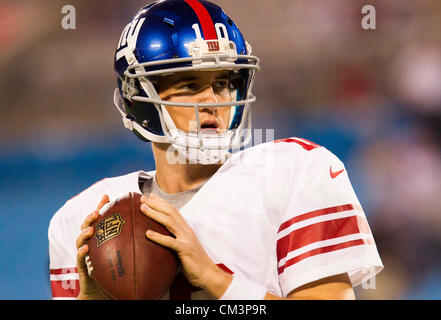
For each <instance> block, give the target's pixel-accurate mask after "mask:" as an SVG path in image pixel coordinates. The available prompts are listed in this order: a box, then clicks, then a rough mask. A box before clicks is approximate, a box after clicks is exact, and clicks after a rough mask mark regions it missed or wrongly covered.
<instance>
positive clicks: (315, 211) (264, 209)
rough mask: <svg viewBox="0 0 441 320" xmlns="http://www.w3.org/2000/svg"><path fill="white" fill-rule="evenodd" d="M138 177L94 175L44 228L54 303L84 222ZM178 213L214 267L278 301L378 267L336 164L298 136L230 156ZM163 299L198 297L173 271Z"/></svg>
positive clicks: (357, 278)
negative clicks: (317, 283)
mask: <svg viewBox="0 0 441 320" xmlns="http://www.w3.org/2000/svg"><path fill="white" fill-rule="evenodd" d="M148 174H150V175H152V174H154V173H153V172H150V173H144V172H142V171H140V172H134V173H131V174H129V175H125V176H122V177H116V178H109V179H104V180H102V181H100V182H98V183H96V184H95V185H93V186H92V187H90V188H89V189H86V190H85V191H84V192H82V193H81V194H80V195H78V196H77V197H75V198H73V199H71V200H69V201H68V202H66V204H65V205H64V206H63V207H62V208H61V209H60V210H59V211H58V212H57V213H56V214H55V216H54V217H53V218H52V221H51V223H50V226H49V243H50V246H49V254H50V269H51V271H50V274H51V276H50V277H51V283H52V293H53V297H54V299H68V298H74V297H76V296H77V295H78V293H79V284H78V273H77V269H76V252H77V250H76V247H75V240H76V238H77V237H78V235H79V233H80V226H81V224H82V222H83V221H84V219H85V217H86V216H87V215H88V214H89V213H91V212H92V211H94V210H95V208H96V206H97V204H98V202H99V201H100V199H101V197H102V195H103V194H108V195H109V197H110V198H111V199H112V197H116V196H118V195H120V194H121V193H126V192H138V193H141V191H140V189H139V184H138V181H139V178H140V177H143V176H144V177H145V176H148ZM180 212H181V214H182V216H183V217H184V218H185V220H186V221H187V223H188V224H189V225H190V226H191V227H192V229H193V230H194V232H195V233H196V235H197V237H198V239H199V241H200V242H201V244H202V246H203V247H204V249H205V250H206V252H207V254H208V255H209V256H210V258H211V259H212V260H213V261H214V263H216V264H217V265H218V266H220V267H221V268H222V269H223V270H224V271H226V272H229V273H232V274H236V275H240V276H242V277H246V278H248V279H249V280H251V281H254V282H256V283H259V284H261V285H264V286H265V287H266V288H267V291H268V292H270V293H273V294H275V295H278V296H281V297H285V296H287V295H288V294H289V293H290V292H291V291H292V290H294V289H296V288H298V287H300V286H302V285H304V284H306V283H309V282H312V281H315V280H318V279H322V278H325V277H329V276H332V275H337V274H342V273H347V274H348V275H349V277H350V279H351V282H352V285H353V286H356V285H358V284H360V283H361V282H362V281H363V280H367V279H369V278H370V277H372V276H374V275H375V274H377V273H378V272H380V271H381V270H382V268H383V264H382V262H381V259H380V257H379V254H378V251H377V248H376V245H375V242H374V239H373V236H372V233H371V230H370V228H369V225H368V222H367V220H366V217H365V214H364V212H363V209H362V207H361V205H360V203H359V201H358V199H357V196H356V195H355V193H354V191H353V188H352V186H351V183H350V181H349V178H348V175H347V172H346V170H345V168H344V165H343V163H342V162H341V161H340V160H339V159H338V158H337V157H336V156H335V155H333V154H332V153H331V152H329V151H328V150H327V149H325V148H324V147H320V146H318V145H316V144H313V143H311V142H309V141H307V140H304V139H300V138H290V139H284V140H278V141H275V143H274V142H270V143H265V144H261V145H258V146H255V147H252V148H249V149H246V150H244V151H241V152H238V153H235V154H233V156H232V157H231V158H230V159H229V160H227V161H226V162H225V163H224V165H223V166H222V167H221V168H220V169H219V170H218V171H217V172H216V173H215V174H214V175H213V176H212V177H211V178H210V179H209V180H208V181H207V182H206V183H205V184H204V186H203V187H202V188H201V189H200V190H199V191H198V192H197V193H196V194H195V195H194V197H193V198H192V199H191V200H190V201H189V202H188V203H187V204H186V205H184V206H183V207H182V208H181V210H180ZM166 298H171V299H190V298H191V299H195V298H203V299H204V298H207V299H208V296H207V295H205V294H204V293H203V292H202V291H201V290H198V289H197V288H195V287H192V286H190V285H189V284H188V282H187V281H186V280H185V278H183V276H182V274H180V275H179V276H178V277H177V278H176V279H175V282H174V283H173V285H172V287H171V288H170V290H169V293H168V294H167V295H166Z"/></svg>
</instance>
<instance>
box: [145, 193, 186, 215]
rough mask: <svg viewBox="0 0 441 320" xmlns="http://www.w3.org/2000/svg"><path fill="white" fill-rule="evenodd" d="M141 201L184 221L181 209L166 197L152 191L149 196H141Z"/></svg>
mask: <svg viewBox="0 0 441 320" xmlns="http://www.w3.org/2000/svg"><path fill="white" fill-rule="evenodd" d="M141 202H142V203H145V204H147V205H148V206H149V207H150V208H152V209H154V210H156V211H160V212H163V213H165V214H167V215H169V216H171V217H174V218H175V219H176V220H177V221H178V222H182V221H181V220H182V216H181V215H180V213H179V211H178V210H177V209H176V208H175V207H174V206H172V205H171V204H170V203H168V202H167V201H165V200H164V199H162V198H160V197H158V196H157V195H155V194H153V193H150V195H149V196H148V197H145V196H143V197H141Z"/></svg>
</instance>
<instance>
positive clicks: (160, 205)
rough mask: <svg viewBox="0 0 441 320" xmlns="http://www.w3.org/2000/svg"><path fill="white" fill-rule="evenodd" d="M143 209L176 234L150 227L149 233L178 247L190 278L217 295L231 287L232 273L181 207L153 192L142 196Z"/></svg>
mask: <svg viewBox="0 0 441 320" xmlns="http://www.w3.org/2000/svg"><path fill="white" fill-rule="evenodd" d="M141 212H142V213H143V214H145V215H146V216H147V217H149V218H151V219H153V220H155V221H156V222H158V223H160V224H162V225H163V226H164V227H166V228H167V229H168V230H169V231H170V232H171V233H172V234H173V235H174V236H175V237H171V236H166V235H163V234H160V233H158V232H155V231H153V230H147V232H146V237H147V238H148V239H150V240H152V241H153V242H156V243H158V244H160V245H162V246H165V247H168V248H170V249H172V250H174V251H176V253H177V254H178V256H179V259H180V261H181V266H182V270H183V273H184V275H185V277H186V278H187V280H188V281H189V282H190V283H191V284H192V285H194V286H195V287H199V288H202V289H204V290H205V291H206V292H207V293H208V294H210V295H211V296H213V297H214V298H215V299H218V298H220V297H221V296H222V295H223V293H224V292H225V290H226V289H227V288H228V286H229V284H230V282H231V280H232V277H231V275H229V274H227V273H225V272H224V271H222V270H221V269H220V268H219V267H218V266H216V264H214V262H213V261H212V260H211V259H210V257H209V256H208V255H207V253H206V252H205V250H204V248H203V247H202V245H201V244H200V242H199V240H198V239H197V237H196V235H195V233H194V231H193V229H192V228H191V227H190V226H189V225H188V223H187V222H186V221H185V220H184V218H183V217H182V216H181V214H180V213H179V211H178V209H176V208H175V207H174V206H172V205H171V204H169V203H168V202H167V201H165V200H164V199H162V198H160V197H158V196H156V195H154V194H153V193H151V194H150V195H149V196H148V197H145V196H142V197H141Z"/></svg>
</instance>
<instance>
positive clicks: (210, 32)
mask: <svg viewBox="0 0 441 320" xmlns="http://www.w3.org/2000/svg"><path fill="white" fill-rule="evenodd" d="M185 2H186V3H187V4H188V5H189V6H190V7H192V9H193V10H194V12H196V15H197V16H198V19H199V22H200V23H201V27H202V32H203V33H204V39H205V40H216V39H217V34H216V29H215V27H214V23H213V19H211V16H210V14H209V13H208V11H207V9H206V8H205V7H204V5H203V4H202V3H200V2H199V1H198V0H185Z"/></svg>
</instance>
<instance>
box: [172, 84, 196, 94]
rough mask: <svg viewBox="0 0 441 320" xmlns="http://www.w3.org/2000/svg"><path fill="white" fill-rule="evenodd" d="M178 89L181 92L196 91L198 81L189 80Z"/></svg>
mask: <svg viewBox="0 0 441 320" xmlns="http://www.w3.org/2000/svg"><path fill="white" fill-rule="evenodd" d="M177 89H178V91H181V92H186V91H196V90H197V89H198V86H197V83H196V82H187V83H183V84H181V85H180V86H179V87H178V88H177Z"/></svg>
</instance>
